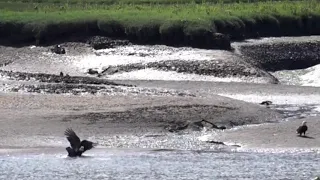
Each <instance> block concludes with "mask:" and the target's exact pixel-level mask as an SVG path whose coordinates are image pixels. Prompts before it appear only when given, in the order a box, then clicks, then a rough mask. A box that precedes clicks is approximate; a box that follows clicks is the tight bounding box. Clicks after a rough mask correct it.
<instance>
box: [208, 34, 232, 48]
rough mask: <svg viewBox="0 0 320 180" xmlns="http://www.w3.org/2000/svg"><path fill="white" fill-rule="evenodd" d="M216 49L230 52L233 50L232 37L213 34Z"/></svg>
mask: <svg viewBox="0 0 320 180" xmlns="http://www.w3.org/2000/svg"><path fill="white" fill-rule="evenodd" d="M212 43H213V44H214V46H215V47H219V49H225V50H230V49H231V41H230V37H229V36H228V35H225V34H221V33H213V41H212Z"/></svg>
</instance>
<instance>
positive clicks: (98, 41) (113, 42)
mask: <svg viewBox="0 0 320 180" xmlns="http://www.w3.org/2000/svg"><path fill="white" fill-rule="evenodd" d="M87 43H88V44H90V46H91V47H92V48H93V49H95V50H99V49H107V48H114V47H117V46H125V45H129V44H130V42H129V41H128V40H118V39H110V38H108V37H103V36H93V37H92V38H89V39H88V40H87Z"/></svg>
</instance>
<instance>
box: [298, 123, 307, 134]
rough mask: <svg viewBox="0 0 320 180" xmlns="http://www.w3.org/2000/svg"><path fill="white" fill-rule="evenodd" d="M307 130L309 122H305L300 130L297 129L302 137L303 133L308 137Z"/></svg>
mask: <svg viewBox="0 0 320 180" xmlns="http://www.w3.org/2000/svg"><path fill="white" fill-rule="evenodd" d="M307 130H308V126H307V122H306V121H303V122H302V126H299V128H298V129H297V134H300V136H301V135H302V133H303V135H304V136H306V131H307Z"/></svg>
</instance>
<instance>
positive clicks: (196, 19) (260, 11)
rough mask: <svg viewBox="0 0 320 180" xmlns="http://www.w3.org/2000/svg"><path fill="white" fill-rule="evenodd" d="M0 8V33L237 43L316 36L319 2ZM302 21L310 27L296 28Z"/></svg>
mask: <svg viewBox="0 0 320 180" xmlns="http://www.w3.org/2000/svg"><path fill="white" fill-rule="evenodd" d="M63 2H67V3H63ZM0 7H1V11H0V31H1V24H8V23H11V26H12V24H13V25H15V24H18V29H19V28H20V29H22V30H21V31H23V30H24V31H28V32H29V33H31V34H32V33H33V34H37V35H39V32H48V31H52V30H54V31H68V32H70V31H76V29H77V28H78V29H79V28H83V27H87V26H86V25H85V24H86V23H87V22H91V23H95V24H97V26H98V29H99V30H100V31H103V32H104V33H106V34H108V35H112V34H114V33H116V31H117V32H118V33H120V34H122V35H125V36H131V35H132V36H138V38H141V37H140V36H142V38H150V36H159V34H160V35H161V34H165V33H168V32H171V33H173V32H174V31H177V32H182V33H183V34H184V35H190V34H199V33H202V32H222V33H227V34H231V35H232V36H233V37H236V36H241V33H246V32H247V31H256V32H259V31H261V32H262V33H264V32H263V31H268V30H270V29H271V31H276V30H277V28H278V26H280V25H282V29H283V30H282V31H292V29H291V30H290V28H295V27H296V26H308V27H302V28H308V31H314V28H318V27H319V24H320V19H319V18H318V17H320V3H319V2H318V1H317V0H309V1H288V0H287V1H263V2H262V1H261V0H260V1H258V0H256V1H254V0H237V1H236V0H202V1H201V2H200V1H193V0H131V1H129V0H117V1H115V0H85V1H80V0H69V1H62V0H21V1H17V0H11V1H10V2H7V1H4V0H0ZM301 18H304V19H306V18H307V21H308V22H303V23H304V24H302V25H301V24H299V22H300V20H301ZM308 18H309V19H308ZM309 21H310V22H309ZM292 23H293V25H292ZM306 23H307V24H306ZM77 24H78V25H77ZM79 24H80V25H79ZM50 25H51V26H50ZM52 25H53V26H54V28H52ZM11 26H10V27H11ZM73 26H74V27H73ZM286 26H288V27H286ZM309 26H310V27H309ZM49 27H50V28H49ZM72 27H73V30H67V29H68V28H69V29H72ZM298 28H300V27H298ZM9 29H10V28H9ZM59 29H60V30H59ZM61 29H62V30H61ZM293 30H295V29H293ZM316 30H317V31H318V29H316ZM16 31H17V33H18V32H19V30H16ZM79 31H80V29H79ZM319 32H320V31H319ZM7 33H9V32H7ZM52 33H53V32H52ZM259 33H260V32H259ZM11 34H12V33H11ZM173 34H174V33H173ZM173 34H171V35H173ZM0 36H1V35H0Z"/></svg>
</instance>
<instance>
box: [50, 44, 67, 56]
mask: <svg viewBox="0 0 320 180" xmlns="http://www.w3.org/2000/svg"><path fill="white" fill-rule="evenodd" d="M51 52H53V53H56V54H65V53H66V50H65V49H64V48H63V47H61V45H55V46H54V47H53V48H51Z"/></svg>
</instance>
